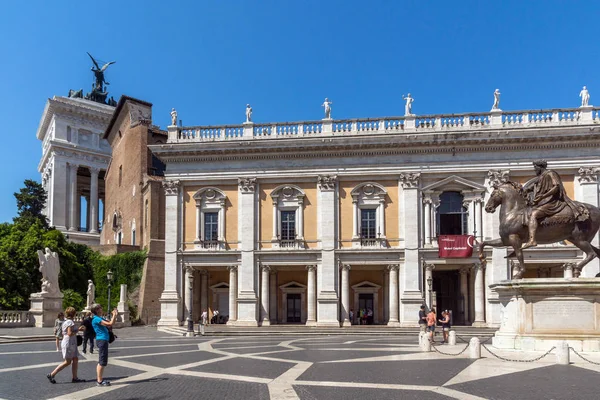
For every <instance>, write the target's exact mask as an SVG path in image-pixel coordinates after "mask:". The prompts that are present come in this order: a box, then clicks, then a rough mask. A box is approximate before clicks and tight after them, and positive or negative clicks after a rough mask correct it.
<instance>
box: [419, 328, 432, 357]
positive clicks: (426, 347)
mask: <svg viewBox="0 0 600 400" xmlns="http://www.w3.org/2000/svg"><path fill="white" fill-rule="evenodd" d="M421 351H423V352H429V351H431V341H430V340H429V336H427V333H424V332H423V333H422V334H421Z"/></svg>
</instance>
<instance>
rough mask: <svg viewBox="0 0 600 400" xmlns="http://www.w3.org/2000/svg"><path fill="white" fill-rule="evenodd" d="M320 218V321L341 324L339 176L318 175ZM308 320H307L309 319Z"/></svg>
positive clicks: (318, 303) (318, 280) (318, 316)
mask: <svg viewBox="0 0 600 400" xmlns="http://www.w3.org/2000/svg"><path fill="white" fill-rule="evenodd" d="M317 185H318V188H319V192H318V196H319V201H318V204H319V207H318V210H317V212H318V213H319V216H318V217H319V221H320V224H321V230H320V237H319V239H320V240H321V249H322V252H321V264H320V265H319V268H318V270H317V274H318V277H317V282H318V297H317V306H318V307H317V317H316V319H317V324H318V325H320V326H335V327H339V326H340V322H339V313H338V306H339V298H338V295H339V294H338V290H339V281H338V279H339V278H338V277H339V272H338V264H337V262H336V259H335V251H334V250H335V249H336V248H337V240H336V237H337V235H336V233H337V226H338V212H337V207H336V204H337V202H336V192H337V177H336V176H331V175H329V176H325V175H320V176H319V177H318V183H317ZM307 323H308V322H307Z"/></svg>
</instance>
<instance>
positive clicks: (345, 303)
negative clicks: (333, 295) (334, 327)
mask: <svg viewBox="0 0 600 400" xmlns="http://www.w3.org/2000/svg"><path fill="white" fill-rule="evenodd" d="M350 269H351V267H350V265H348V264H342V326H350V325H352V324H351V323H350V318H349V316H350V314H349V313H350Z"/></svg>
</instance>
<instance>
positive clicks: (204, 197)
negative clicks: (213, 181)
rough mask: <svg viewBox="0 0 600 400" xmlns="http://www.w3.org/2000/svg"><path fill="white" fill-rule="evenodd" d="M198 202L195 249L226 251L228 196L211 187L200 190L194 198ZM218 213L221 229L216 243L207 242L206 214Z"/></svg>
mask: <svg viewBox="0 0 600 400" xmlns="http://www.w3.org/2000/svg"><path fill="white" fill-rule="evenodd" d="M193 199H194V201H195V202H196V238H195V239H194V244H195V248H196V249H198V250H224V249H225V205H226V202H227V196H226V195H225V193H224V192H223V191H222V190H221V189H219V188H216V187H213V186H209V187H205V188H202V189H200V190H198V191H197V192H196V193H195V194H194V196H193ZM209 212H216V213H217V214H218V217H217V218H218V223H219V229H218V234H217V240H216V242H215V241H213V240H210V241H208V240H205V236H204V214H205V213H209Z"/></svg>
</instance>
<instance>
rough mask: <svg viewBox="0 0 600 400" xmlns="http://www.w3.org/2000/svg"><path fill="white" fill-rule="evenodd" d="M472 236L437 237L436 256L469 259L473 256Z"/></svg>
mask: <svg viewBox="0 0 600 400" xmlns="http://www.w3.org/2000/svg"><path fill="white" fill-rule="evenodd" d="M474 244H475V237H474V236H473V235H439V236H438V246H439V251H438V256H439V257H440V258H469V257H471V256H472V255H473V245H474Z"/></svg>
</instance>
